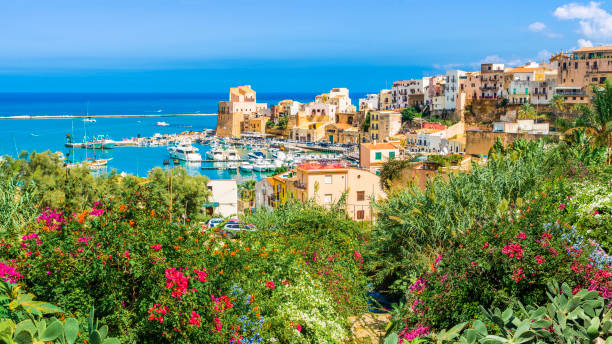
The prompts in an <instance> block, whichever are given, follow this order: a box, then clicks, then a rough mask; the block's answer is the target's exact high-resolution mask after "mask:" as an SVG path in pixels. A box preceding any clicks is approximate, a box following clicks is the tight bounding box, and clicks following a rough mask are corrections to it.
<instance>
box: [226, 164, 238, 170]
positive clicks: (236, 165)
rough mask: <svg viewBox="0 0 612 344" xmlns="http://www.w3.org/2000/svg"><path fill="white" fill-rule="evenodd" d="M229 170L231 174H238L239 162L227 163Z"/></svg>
mask: <svg viewBox="0 0 612 344" xmlns="http://www.w3.org/2000/svg"><path fill="white" fill-rule="evenodd" d="M227 169H228V170H229V171H230V172H236V170H237V169H238V163H237V162H228V163H227Z"/></svg>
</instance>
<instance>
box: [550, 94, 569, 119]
mask: <svg viewBox="0 0 612 344" xmlns="http://www.w3.org/2000/svg"><path fill="white" fill-rule="evenodd" d="M550 106H551V108H552V110H553V114H554V115H555V116H558V115H559V113H562V112H564V111H565V110H566V109H567V105H566V104H565V98H564V97H563V96H562V95H560V94H555V95H554V96H553V99H552V103H551V105H550Z"/></svg>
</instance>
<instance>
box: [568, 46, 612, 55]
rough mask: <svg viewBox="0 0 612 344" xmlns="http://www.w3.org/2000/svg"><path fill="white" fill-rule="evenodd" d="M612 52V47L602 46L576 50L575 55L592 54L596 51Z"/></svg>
mask: <svg viewBox="0 0 612 344" xmlns="http://www.w3.org/2000/svg"><path fill="white" fill-rule="evenodd" d="M610 50H612V45H602V46H599V47H585V48H580V49H576V50H574V52H575V53H592V52H596V51H610Z"/></svg>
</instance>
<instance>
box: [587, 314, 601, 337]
mask: <svg viewBox="0 0 612 344" xmlns="http://www.w3.org/2000/svg"><path fill="white" fill-rule="evenodd" d="M587 335H588V336H589V338H590V339H591V340H593V339H595V338H597V336H599V318H593V320H591V325H590V326H589V327H588V328H587Z"/></svg>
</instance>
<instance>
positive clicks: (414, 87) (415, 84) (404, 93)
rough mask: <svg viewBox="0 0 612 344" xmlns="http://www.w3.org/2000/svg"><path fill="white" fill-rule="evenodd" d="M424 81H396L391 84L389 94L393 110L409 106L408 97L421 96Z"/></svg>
mask: <svg viewBox="0 0 612 344" xmlns="http://www.w3.org/2000/svg"><path fill="white" fill-rule="evenodd" d="M424 79H425V78H423V79H413V80H398V81H396V82H394V83H393V86H392V87H391V94H392V96H393V105H392V108H393V109H403V108H407V107H409V106H410V103H409V98H408V97H409V96H410V95H417V94H423V92H424V90H425V88H424Z"/></svg>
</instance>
